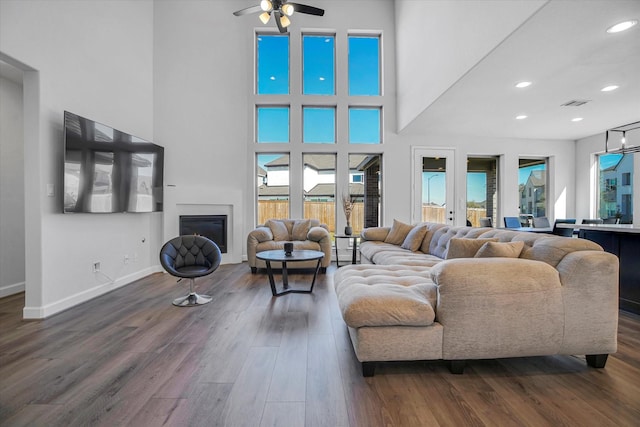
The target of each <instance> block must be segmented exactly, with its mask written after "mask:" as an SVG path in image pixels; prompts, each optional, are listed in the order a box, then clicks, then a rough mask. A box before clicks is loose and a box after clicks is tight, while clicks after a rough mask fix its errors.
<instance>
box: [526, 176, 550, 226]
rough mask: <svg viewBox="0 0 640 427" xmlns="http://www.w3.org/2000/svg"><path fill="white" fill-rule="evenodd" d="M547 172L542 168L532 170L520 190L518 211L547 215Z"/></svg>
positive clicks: (535, 215)
mask: <svg viewBox="0 0 640 427" xmlns="http://www.w3.org/2000/svg"><path fill="white" fill-rule="evenodd" d="M546 184H547V174H546V171H544V170H534V171H531V173H530V174H529V178H527V182H526V183H525V184H524V186H522V187H521V191H520V213H521V214H531V215H533V216H534V217H539V216H547V212H546V208H545V206H546V199H547V195H546V187H547V185H546Z"/></svg>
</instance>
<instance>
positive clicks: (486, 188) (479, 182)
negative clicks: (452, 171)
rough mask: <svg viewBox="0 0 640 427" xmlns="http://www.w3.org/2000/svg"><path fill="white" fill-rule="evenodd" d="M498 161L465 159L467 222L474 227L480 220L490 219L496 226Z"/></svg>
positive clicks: (475, 158)
mask: <svg viewBox="0 0 640 427" xmlns="http://www.w3.org/2000/svg"><path fill="white" fill-rule="evenodd" d="M497 208H498V159H497V158H496V157H469V158H468V159H467V220H468V221H469V222H470V223H471V225H473V226H474V227H479V226H480V218H491V221H492V224H497V211H498V209H497Z"/></svg>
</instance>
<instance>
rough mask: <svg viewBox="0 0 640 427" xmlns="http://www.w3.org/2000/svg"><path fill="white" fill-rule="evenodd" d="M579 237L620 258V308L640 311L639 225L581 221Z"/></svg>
mask: <svg viewBox="0 0 640 427" xmlns="http://www.w3.org/2000/svg"><path fill="white" fill-rule="evenodd" d="M575 227H576V228H579V229H580V231H579V232H578V236H579V237H581V238H583V239H588V240H591V241H593V242H596V243H598V244H599V245H600V246H602V248H603V249H604V250H605V251H607V252H609V253H612V254H614V255H617V257H618V259H619V260H620V308H621V309H622V310H626V311H630V312H632V313H635V314H640V227H637V226H634V225H632V224H580V225H576V226H575Z"/></svg>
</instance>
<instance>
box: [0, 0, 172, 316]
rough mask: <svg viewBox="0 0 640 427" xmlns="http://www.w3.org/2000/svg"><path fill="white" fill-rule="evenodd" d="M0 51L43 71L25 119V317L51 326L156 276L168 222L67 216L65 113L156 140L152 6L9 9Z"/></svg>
mask: <svg viewBox="0 0 640 427" xmlns="http://www.w3.org/2000/svg"><path fill="white" fill-rule="evenodd" d="M0 52H2V53H3V54H6V55H8V56H10V57H12V58H15V59H17V60H19V61H21V62H22V63H24V64H28V65H29V66H30V67H32V68H33V69H35V70H37V72H32V73H28V74H29V75H25V82H24V84H25V97H26V96H27V94H28V95H29V99H31V98H33V97H35V98H36V99H37V100H38V101H37V102H36V104H37V108H35V111H32V114H31V115H30V116H29V117H27V116H25V122H32V121H33V120H34V119H33V118H34V117H35V118H36V121H35V123H33V124H34V125H33V126H26V125H25V161H26V163H27V169H29V175H28V176H25V198H26V199H25V204H26V206H27V210H26V212H27V214H28V215H27V219H26V221H27V222H26V229H27V247H26V254H27V255H26V256H27V266H26V279H27V280H26V289H27V296H26V307H25V309H24V316H25V317H26V318H39V317H46V316H48V315H51V314H54V313H56V312H58V311H61V310H64V309H65V308H68V307H70V306H73V305H75V304H77V303H80V302H82V301H85V300H87V299H90V298H92V297H94V296H96V295H99V294H102V293H104V292H107V291H109V290H111V289H113V288H115V287H118V286H122V285H124V284H126V283H129V282H130V281H132V280H134V279H135V278H138V277H141V276H144V275H146V274H148V273H149V272H151V271H154V269H155V268H157V267H156V266H157V264H158V263H157V260H156V258H157V251H158V249H159V244H160V238H161V218H162V216H161V214H139V215H138V214H136V215H132V214H113V215H91V214H65V215H63V214H61V212H62V197H61V185H62V166H63V141H62V117H63V111H64V110H69V111H72V112H75V113H77V114H80V115H82V116H85V117H89V118H92V119H95V120H98V121H100V122H103V123H105V124H108V125H111V126H113V127H115V128H117V129H121V130H123V131H125V132H129V133H132V134H134V135H137V136H140V137H141V138H144V139H148V140H153V139H154V138H153V2H152V1H150V0H141V1H108V0H104V1H101V0H95V1H90V2H85V1H71V0H69V1H66V0H61V1H55V2H50V1H37V0H34V1H28V2H24V1H13V0H6V1H5V0H3V1H2V2H0ZM25 102H26V98H25ZM27 110H28V108H27ZM27 130H28V132H26V131H27ZM27 177H28V179H26V178H27ZM48 184H54V185H55V196H54V197H47V195H46V188H47V185H48ZM39 230H41V232H39ZM143 239H144V243H143ZM125 254H127V255H129V256H130V257H131V259H132V260H133V259H136V260H137V262H131V263H130V264H128V265H125V264H124V262H123V258H124V255H125ZM136 255H137V257H136ZM95 261H100V262H101V264H102V274H94V273H92V271H91V266H92V263H93V262H95Z"/></svg>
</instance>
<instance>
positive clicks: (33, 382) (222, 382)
mask: <svg viewBox="0 0 640 427" xmlns="http://www.w3.org/2000/svg"><path fill="white" fill-rule="evenodd" d="M334 271H335V267H331V268H329V270H328V272H327V274H326V275H324V276H320V277H319V281H318V283H316V290H314V293H313V294H312V295H305V294H289V295H286V296H282V297H279V298H272V297H271V294H270V290H269V286H268V282H267V277H266V275H265V274H257V275H251V274H250V272H249V267H248V266H247V265H246V264H242V265H224V266H221V267H220V268H219V269H218V271H217V272H216V273H214V274H213V275H212V276H210V277H209V278H207V279H203V280H201V281H200V282H199V285H198V288H199V290H200V291H201V292H202V293H209V294H211V295H213V297H214V301H213V302H212V303H211V304H209V305H206V306H202V307H196V308H178V307H174V306H172V305H171V301H172V299H173V298H176V297H178V296H180V295H181V294H183V293H184V292H185V285H182V284H176V283H175V280H174V279H173V278H171V277H170V276H168V275H164V274H154V275H151V276H149V277H147V278H144V279H142V280H139V281H137V282H135V283H133V284H131V285H129V286H126V287H124V288H122V289H119V290H117V291H114V292H112V293H110V294H108V295H104V296H102V297H100V298H97V299H95V300H93V301H91V302H88V303H86V304H83V305H81V306H78V307H75V308H73V309H70V310H68V311H66V312H64V313H61V314H59V315H56V316H54V317H51V318H49V319H46V320H43V321H23V320H21V312H22V306H23V304H24V296H23V295H16V296H12V297H7V298H4V299H2V300H0V331H1V335H0V425H2V426H11V427H13V426H121V425H131V426H164V425H167V426H214V425H215V426H217V425H227V426H233V427H235V426H278V427H287V426H330V427H336V426H367V427H371V426H439V425H443V426H464V425H487V426H496V425H501V426H502V425H529V426H544V425H549V426H632V425H635V426H638V425H640V319H639V318H638V317H636V316H631V315H628V314H621V318H620V328H619V350H618V353H616V354H615V355H612V356H611V357H609V361H608V363H607V367H606V368H605V369H600V370H598V369H593V368H588V367H587V366H586V364H585V361H584V357H583V356H575V357H570V356H549V357H532V358H519V359H504V360H481V361H472V362H470V363H469V364H468V365H467V368H466V370H465V374H464V375H452V374H450V373H449V371H448V369H447V367H446V366H445V364H444V363H442V362H413V363H389V364H382V365H380V366H379V367H378V369H377V371H376V376H375V377H373V378H363V377H362V376H361V371H360V365H359V364H358V363H357V360H356V358H355V356H354V354H353V350H352V348H351V344H350V341H349V338H348V334H347V332H346V329H345V325H344V323H343V321H342V318H341V317H340V313H339V310H338V308H337V304H336V300H335V295H334V293H333V288H332V277H333V273H334ZM310 278H311V277H310V276H309V275H299V274H296V275H292V276H291V277H290V280H291V281H292V283H294V282H297V283H300V284H308V283H309V281H310Z"/></svg>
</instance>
